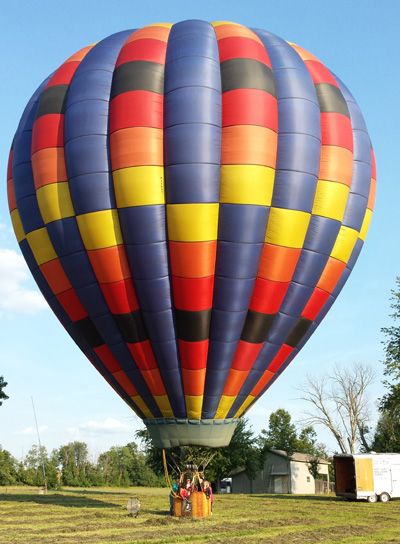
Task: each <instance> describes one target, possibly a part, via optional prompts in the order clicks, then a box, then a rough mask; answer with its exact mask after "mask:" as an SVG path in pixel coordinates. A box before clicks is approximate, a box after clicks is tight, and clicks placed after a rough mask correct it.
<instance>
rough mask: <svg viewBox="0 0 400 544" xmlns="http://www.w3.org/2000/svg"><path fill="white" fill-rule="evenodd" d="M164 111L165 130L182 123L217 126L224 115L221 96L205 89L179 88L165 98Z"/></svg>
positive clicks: (217, 91)
mask: <svg viewBox="0 0 400 544" xmlns="http://www.w3.org/2000/svg"><path fill="white" fill-rule="evenodd" d="M164 109H165V115H164V129H165V128H168V127H170V126H173V125H179V124H182V123H207V124H215V121H216V120H218V121H219V120H220V118H221V115H222V112H221V94H220V91H219V90H215V89H205V88H204V87H183V88H179V89H176V90H174V91H171V92H169V93H168V94H167V95H166V96H165V99H164ZM220 124H221V123H220V122H219V123H218V125H220Z"/></svg>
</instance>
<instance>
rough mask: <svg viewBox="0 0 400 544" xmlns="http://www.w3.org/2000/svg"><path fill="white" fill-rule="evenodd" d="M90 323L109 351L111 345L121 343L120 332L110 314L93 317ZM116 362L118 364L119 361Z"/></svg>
mask: <svg viewBox="0 0 400 544" xmlns="http://www.w3.org/2000/svg"><path fill="white" fill-rule="evenodd" d="M92 321H93V323H94V325H95V326H96V329H97V330H98V331H99V334H100V335H101V336H102V338H103V339H104V342H105V343H106V344H107V345H108V347H109V348H110V349H111V346H112V345H113V344H118V343H119V342H121V341H122V336H121V332H120V330H119V328H118V326H117V324H116V323H115V321H114V318H113V316H112V315H111V314H110V313H107V314H105V315H101V316H99V317H93V318H92ZM131 357H132V356H131ZM118 362H119V363H120V361H119V359H118ZM120 364H121V363H120Z"/></svg>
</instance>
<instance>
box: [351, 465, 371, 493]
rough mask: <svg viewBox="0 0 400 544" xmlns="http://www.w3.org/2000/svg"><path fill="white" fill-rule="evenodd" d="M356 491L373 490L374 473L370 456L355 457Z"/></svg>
mask: <svg viewBox="0 0 400 544" xmlns="http://www.w3.org/2000/svg"><path fill="white" fill-rule="evenodd" d="M355 461H356V486H357V490H356V491H357V492H360V491H361V493H362V492H366V491H374V473H373V469H372V459H371V458H366V459H365V458H364V459H360V458H356V459H355Z"/></svg>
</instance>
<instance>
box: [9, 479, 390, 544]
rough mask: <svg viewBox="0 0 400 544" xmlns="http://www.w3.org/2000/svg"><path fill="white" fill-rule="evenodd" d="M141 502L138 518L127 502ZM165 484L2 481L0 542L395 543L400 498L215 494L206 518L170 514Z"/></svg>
mask: <svg viewBox="0 0 400 544" xmlns="http://www.w3.org/2000/svg"><path fill="white" fill-rule="evenodd" d="M131 497H137V498H139V500H140V501H141V509H140V513H139V516H138V518H134V517H130V516H128V512H127V511H126V504H127V501H128V500H129V499H130V498H131ZM168 510H169V500H168V490H167V489H151V488H130V489H116V488H113V489H110V488H107V489H93V490H91V489H89V490H84V489H72V488H66V489H63V490H62V491H50V492H48V493H47V494H46V495H44V494H43V495H41V494H38V490H37V489H33V488H26V487H12V488H4V487H3V488H2V487H0V544H9V543H20V544H52V543H61V544H62V543H65V544H107V543H123V544H128V543H139V542H140V543H146V542H151V543H171V544H174V543H180V542H182V543H183V542H199V543H201V542H212V543H235V542H245V543H246V544H250V543H253V542H266V543H273V544H311V543H312V544H314V543H318V542H326V543H331V544H339V543H341V544H369V543H373V542H376V543H379V544H386V543H391V544H394V543H399V544H400V500H398V501H392V502H390V503H388V504H382V503H377V504H368V503H356V502H347V501H343V500H341V499H337V498H336V497H334V496H333V495H330V496H310V495H308V496H295V495H217V496H216V497H215V502H214V512H213V515H212V516H211V517H209V518H207V519H186V520H181V519H178V518H171V517H170V516H169V515H168Z"/></svg>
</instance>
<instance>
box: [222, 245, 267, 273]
mask: <svg viewBox="0 0 400 544" xmlns="http://www.w3.org/2000/svg"><path fill="white" fill-rule="evenodd" d="M263 247H264V244H240V243H238V244H235V243H233V242H224V241H218V245H217V262H216V271H215V274H216V275H217V276H223V277H226V278H254V277H256V276H257V270H258V265H259V262H260V258H261V253H262V250H263Z"/></svg>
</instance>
